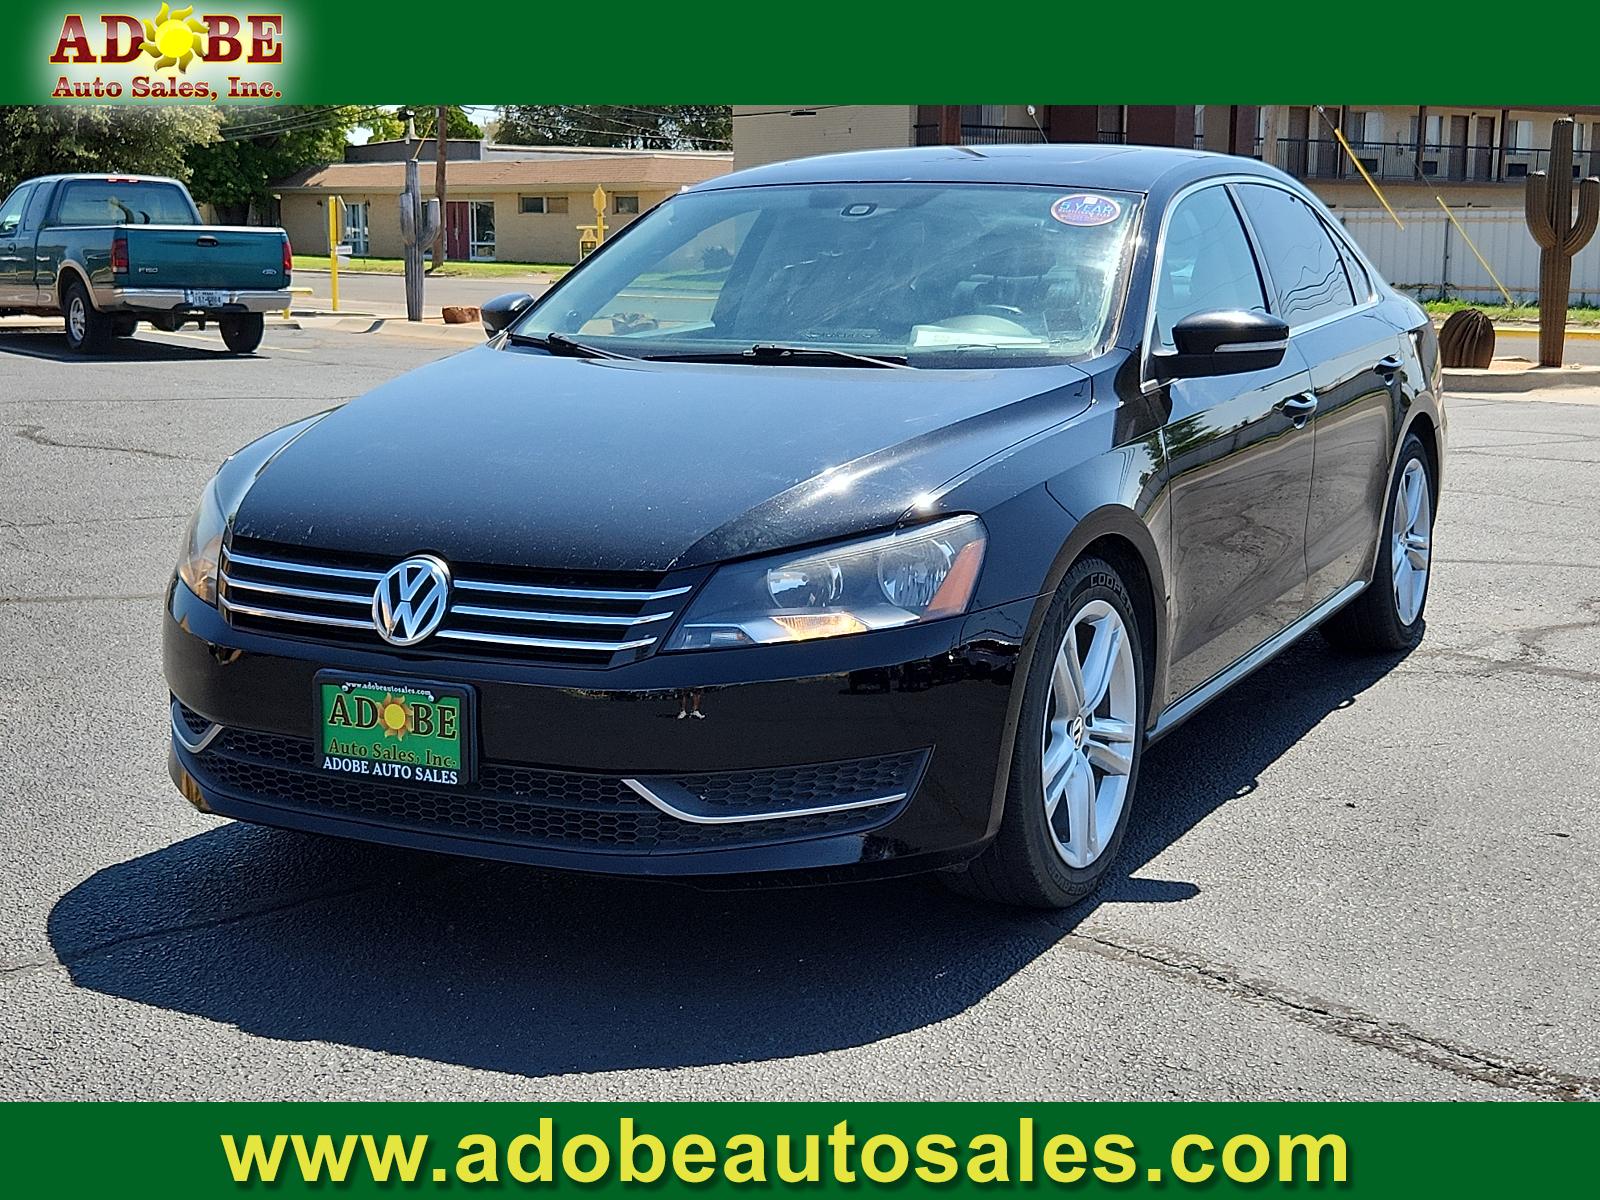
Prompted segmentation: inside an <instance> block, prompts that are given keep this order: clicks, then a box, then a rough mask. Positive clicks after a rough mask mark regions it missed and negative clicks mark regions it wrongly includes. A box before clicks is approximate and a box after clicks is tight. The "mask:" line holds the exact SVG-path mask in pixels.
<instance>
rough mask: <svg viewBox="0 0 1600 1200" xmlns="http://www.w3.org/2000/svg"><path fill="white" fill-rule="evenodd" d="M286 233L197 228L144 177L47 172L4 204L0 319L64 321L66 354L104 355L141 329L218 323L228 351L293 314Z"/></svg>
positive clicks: (172, 189)
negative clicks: (268, 322) (277, 313)
mask: <svg viewBox="0 0 1600 1200" xmlns="http://www.w3.org/2000/svg"><path fill="white" fill-rule="evenodd" d="M292 266H293V260H292V259H291V257H290V250H289V235H288V234H286V233H284V231H283V230H281V229H261V228H256V227H245V226H233V225H202V224H201V223H200V211H199V209H197V208H196V207H195V203H194V200H193V199H192V198H191V197H190V195H189V191H188V189H187V188H185V187H184V186H183V184H181V183H179V182H178V181H177V180H176V179H163V178H159V177H156V176H148V175H46V176H43V177H41V178H38V179H29V180H27V181H25V182H23V183H21V184H19V185H17V188H16V190H14V191H13V192H12V193H11V194H10V195H9V196H8V197H6V201H5V203H4V204H0V314H8V313H40V314H60V315H61V316H62V317H63V318H64V319H65V320H66V327H67V345H68V346H70V347H71V348H72V349H73V350H75V351H78V352H79V353H83V354H103V353H105V352H106V351H108V350H110V349H111V348H112V345H113V339H115V338H119V337H128V336H130V335H132V333H133V331H134V330H135V329H136V328H137V327H138V324H139V322H140V321H148V322H150V324H151V325H153V326H155V327H156V328H157V329H164V330H168V331H171V330H174V329H177V328H178V327H179V326H181V325H184V324H187V323H189V322H195V323H198V324H199V326H200V327H201V328H202V329H203V328H205V323H206V322H207V321H215V322H216V323H217V326H218V328H219V329H221V331H222V340H223V341H224V342H225V343H226V344H227V347H228V349H229V350H231V351H233V352H234V353H235V354H248V353H250V352H251V351H252V350H254V349H255V348H256V347H257V346H258V345H260V344H261V331H262V326H263V314H265V313H268V312H271V311H273V310H275V309H281V308H285V307H287V306H288V303H289V274H290V269H291V267H292Z"/></svg>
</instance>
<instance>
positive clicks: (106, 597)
mask: <svg viewBox="0 0 1600 1200" xmlns="http://www.w3.org/2000/svg"><path fill="white" fill-rule="evenodd" d="M165 595H166V593H165V592H106V593H99V594H96V593H88V594H80V595H77V596H0V604H72V603H75V602H76V601H80V600H81V601H84V602H89V601H102V602H109V603H117V602H121V601H132V600H159V599H161V598H162V597H163V596H165Z"/></svg>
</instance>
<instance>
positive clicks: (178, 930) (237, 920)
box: [0, 868, 443, 979]
mask: <svg viewBox="0 0 1600 1200" xmlns="http://www.w3.org/2000/svg"><path fill="white" fill-rule="evenodd" d="M442 870H443V868H440V870H438V871H432V872H425V873H422V874H419V875H416V876H412V877H411V878H412V879H419V880H426V879H429V878H432V877H433V876H435V875H438V874H440V873H441V872H442ZM392 882H393V881H392V880H387V879H385V880H376V881H373V882H370V883H360V884H354V885H352V886H350V887H345V888H333V889H330V890H328V891H325V892H312V893H311V894H309V895H305V896H297V897H295V898H293V899H291V900H284V901H281V902H279V903H277V904H268V905H265V906H263V907H261V908H252V909H245V910H242V911H239V912H231V913H225V914H224V915H222V916H218V917H208V918H206V919H205V920H203V921H184V922H180V923H178V924H176V925H163V926H159V927H158V928H155V929H143V930H139V931H137V932H134V933H125V934H123V935H122V936H120V937H114V938H107V939H106V940H105V941H103V942H96V943H93V944H91V945H88V946H85V947H83V948H82V949H80V950H78V951H76V952H74V953H72V954H70V955H68V956H67V957H65V958H60V957H56V956H52V957H50V958H39V959H27V960H24V961H22V962H12V963H0V979H5V978H16V977H18V976H23V975H31V974H34V973H35V972H38V971H46V970H52V969H54V968H55V967H58V966H60V967H66V968H67V969H68V970H69V971H70V970H71V969H72V968H73V967H75V966H77V965H78V964H79V963H83V962H87V961H89V960H90V959H92V958H99V957H101V956H102V955H105V954H110V953H112V952H113V951H115V950H121V949H123V948H125V947H128V946H139V945H143V944H145V943H146V942H153V941H160V940H161V939H162V938H168V937H174V936H181V935H183V934H188V933H205V932H209V931H210V930H213V929H226V928H228V927H229V926H232V925H239V924H244V923H247V922H250V921H256V920H264V919H267V918H271V917H277V916H282V915H284V914H286V913H292V912H295V911H296V910H298V909H302V908H309V907H311V906H312V905H314V904H320V903H321V902H322V901H324V900H344V899H348V898H349V897H351V896H358V895H360V894H361V893H362V892H370V891H374V890H376V889H378V888H383V887H388V886H390V885H391V883H392ZM407 882H410V880H409V879H408V880H407Z"/></svg>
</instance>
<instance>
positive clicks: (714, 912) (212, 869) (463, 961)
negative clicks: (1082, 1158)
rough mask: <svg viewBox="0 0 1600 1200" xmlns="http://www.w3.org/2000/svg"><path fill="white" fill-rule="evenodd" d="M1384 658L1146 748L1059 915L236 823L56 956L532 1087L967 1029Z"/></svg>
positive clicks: (1333, 656)
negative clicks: (1124, 820) (607, 871)
mask: <svg viewBox="0 0 1600 1200" xmlns="http://www.w3.org/2000/svg"><path fill="white" fill-rule="evenodd" d="M1398 661H1399V659H1398V658H1381V659H1374V658H1352V657H1346V656H1343V655H1340V654H1337V653H1335V652H1333V651H1331V650H1329V649H1327V648H1326V647H1325V646H1324V645H1323V644H1322V642H1321V639H1318V638H1312V639H1309V640H1308V642H1307V643H1305V644H1302V645H1301V646H1298V647H1295V648H1293V649H1291V650H1290V651H1289V652H1288V653H1286V654H1285V655H1284V656H1283V657H1281V658H1280V659H1279V660H1277V661H1276V662H1275V663H1273V664H1271V665H1269V666H1268V667H1266V668H1264V669H1263V670H1261V671H1259V672H1257V673H1256V674H1255V675H1254V676H1253V677H1251V678H1250V679H1249V680H1247V681H1245V682H1244V683H1243V684H1242V685H1240V686H1239V687H1238V688H1236V689H1235V690H1234V691H1233V692H1232V693H1231V694H1230V695H1229V696H1228V697H1225V698H1224V699H1222V700H1219V701H1218V702H1216V703H1215V704H1213V705H1211V706H1210V707H1209V708H1207V709H1206V710H1204V711H1203V712H1202V713H1201V714H1199V715H1197V716H1196V717H1195V718H1194V719H1193V720H1191V721H1190V722H1189V723H1188V724H1187V725H1185V726H1183V727H1182V728H1180V729H1179V730H1178V731H1176V732H1174V733H1173V734H1172V735H1171V736H1170V737H1169V738H1168V739H1167V740H1165V741H1164V742H1162V743H1161V744H1159V745H1158V746H1155V747H1153V748H1152V749H1151V751H1150V753H1149V754H1148V755H1147V756H1146V759H1145V762H1144V764H1143V768H1142V770H1143V778H1142V784H1141V788H1140V792H1141V796H1140V801H1141V802H1140V807H1139V810H1138V811H1137V812H1136V813H1135V814H1134V824H1133V826H1132V827H1131V828H1130V832H1129V835H1128V836H1127V838H1126V839H1125V842H1124V845H1123V852H1122V853H1123V859H1122V864H1121V867H1120V868H1119V871H1118V875H1117V877H1116V879H1115V880H1114V881H1112V882H1109V883H1108V884H1107V885H1106V886H1105V887H1104V888H1103V889H1102V891H1101V893H1100V894H1099V895H1098V896H1096V897H1094V898H1092V899H1090V900H1088V901H1086V902H1084V903H1083V904H1081V905H1079V906H1077V907H1076V908H1074V909H1072V910H1069V911H1067V912H1063V913H1055V914H1043V913H1035V912H1021V911H1014V910H1000V909H995V908H990V907H986V906H984V905H981V904H977V903H974V902H970V901H967V900H964V899H961V898H959V897H957V896H954V895H951V894H949V893H947V892H945V891H944V890H943V889H941V888H940V887H938V886H937V885H936V884H935V883H933V882H931V881H928V880H925V879H905V880H896V881H889V882H878V883H862V884H850V885H836V886H832V887H812V888H776V889H769V890H754V891H752V890H744V891H727V890H717V891H702V890H697V889H694V888H690V887H687V886H683V885H676V884H666V883H655V882H646V881H632V880H612V879H602V878H596V877H587V876H575V875H560V874H551V873H544V872H539V871H535V870H532V869H528V868H520V867H512V866H505V865H500V864H491V863H479V862H473V861H470V860H462V859H453V858H449V857H446V856H437V855H428V854H424V853H421V852H410V851H399V850H391V849H386V848H382V847H375V846H369V845H364V844H361V843H356V842H345V841H341V840H339V839H332V838H316V837H312V836H308V835H302V834H295V833H288V832H279V831H272V830H265V829H257V828H251V827H247V826H243V825H235V824H229V825H223V826H219V827H218V828H216V829H213V830H211V831H210V832H207V833H204V834H200V835H198V836H195V837H191V838H188V839H186V840H185V841H182V842H179V843H176V844H175V845H172V846H169V847H167V848H165V849H163V850H159V851H157V852H155V853H152V854H148V855H145V856H143V857H140V858H137V859H133V860H131V861H129V862H125V863H120V864H117V865H115V866H112V867H108V868H106V869H104V870H102V871H99V872H97V873H96V874H95V875H93V876H91V877H90V878H89V879H87V880H85V881H84V882H83V883H81V884H79V885H78V886H77V887H76V888H74V889H73V890H72V891H71V892H69V893H68V894H67V895H66V896H64V897H63V898H62V899H61V900H60V901H59V902H58V903H57V904H56V906H55V908H54V910H53V911H52V912H51V915H50V919H49V937H50V942H51V945H52V947H53V948H54V951H55V953H56V955H57V957H58V958H59V959H60V961H61V962H62V963H63V964H64V965H65V966H66V967H67V968H68V970H69V972H70V974H71V978H72V980H73V982H74V983H75V984H76V985H77V986H79V987H82V988H88V989H90V990H93V991H96V992H101V993H105V994H107V995H111V996H117V997H121V998H124V999H128V1000H133V1001H137V1002H138V1003H140V1004H146V1005H154V1006H156V1007H158V1008H163V1009H168V1010H173V1011H176V1012H180V1013H186V1014H194V1015H198V1016H201V1017H205V1018H208V1019H211V1020H214V1021H220V1022H225V1023H227V1024H230V1025H234V1026H237V1027H239V1028H240V1029H243V1030H245V1031H247V1032H249V1033H252V1034H256V1035H259V1036H262V1037H269V1038H278V1039H291V1040H318V1041H326V1042H333V1043H341V1044H345V1045H350V1046H356V1047H365V1048H368V1049H372V1050H379V1051H384V1052H388V1053H393V1054H401V1055H407V1056H413V1057H417V1058H422V1059H429V1060H434V1061H439V1062H444V1063H451V1064H457V1065H461V1066H466V1067H473V1068H482V1069H490V1070H495V1071H505V1072H511V1073H515V1074H519V1075H524V1076H531V1077H540V1076H549V1075H558V1074H565V1073H570V1072H597V1071H614V1070H622V1069H628V1068H666V1067H683V1066H699V1065H709V1064H715V1063H728V1062H748V1061H758V1060H764V1059H773V1058H783V1057H790V1056H796V1055H804V1054H813V1053H817V1052H821V1051H828V1050H837V1049H842V1048H846V1047H851V1046H858V1045H863V1044H867V1043H871V1042H874V1041H877V1040H880V1039H882V1038H886V1037H889V1036H891V1035H894V1034H899V1033H906V1032H909V1031H912V1030H915V1029H919V1028H922V1027H924V1026H927V1025H930V1024H932V1023H934V1022H937V1021H941V1020H944V1019H946V1018H949V1017H952V1016H955V1015H957V1014H959V1013H961V1012H963V1011H964V1010H966V1009H967V1008H969V1007H971V1006H972V1005H974V1004H976V1003H977V1002H979V1001H980V1000H982V999H983V998H984V997H985V996H987V995H988V994H989V993H990V992H992V991H994V990H995V989H996V988H998V987H1000V986H1001V985H1002V984H1004V983H1005V982H1006V980H1008V979H1010V978H1011V977H1012V976H1013V975H1014V974H1016V972H1017V971H1018V970H1020V969H1021V968H1023V967H1024V966H1026V965H1027V964H1028V963H1029V962H1031V961H1033V960H1034V959H1035V958H1037V957H1038V956H1040V955H1041V954H1043V953H1045V952H1046V951H1048V950H1049V949H1050V948H1051V947H1052V946H1053V945H1055V944H1056V943H1057V942H1058V941H1060V939H1061V938H1062V937H1063V936H1065V935H1066V934H1067V933H1069V932H1070V931H1071V930H1072V929H1074V928H1075V927H1076V926H1077V925H1078V924H1079V923H1080V922H1081V921H1083V920H1084V919H1085V918H1086V917H1087V916H1088V915H1089V914H1090V913H1092V912H1093V911H1094V910H1095V909H1096V908H1097V907H1098V906H1099V905H1101V904H1106V903H1170V902H1177V901H1182V900H1185V899H1187V898H1189V897H1192V896H1194V895H1196V894H1198V892H1199V891H1200V889H1201V888H1203V887H1204V886H1205V884H1204V880H1170V879H1162V878H1159V877H1147V876H1145V875H1144V874H1142V873H1141V872H1142V870H1143V868H1145V867H1146V866H1147V864H1149V863H1151V861H1152V860H1153V859H1155V858H1156V856H1157V855H1159V854H1160V852H1161V851H1162V850H1164V849H1165V848H1166V847H1168V846H1170V845H1172V844H1173V843H1174V842H1176V841H1177V840H1178V839H1180V838H1182V837H1183V836H1184V835H1185V834H1186V833H1188V832H1189V831H1190V830H1191V829H1193V828H1194V827H1195V826H1196V825H1198V824H1199V823H1200V822H1202V821H1204V820H1205V819H1206V818H1207V817H1208V816H1209V815H1210V814H1211V813H1213V812H1214V811H1216V810H1217V809H1218V808H1219V807H1220V806H1222V805H1224V804H1226V803H1228V801H1230V800H1232V799H1234V798H1235V797H1238V796H1242V795H1245V794H1247V793H1248V792H1250V791H1251V790H1253V789H1254V788H1255V786H1256V783H1257V780H1258V779H1259V777H1260V775H1261V773H1262V772H1263V771H1265V770H1266V769H1267V768H1268V767H1270V766H1271V765H1272V763H1273V762H1275V761H1276V760H1277V759H1278V758H1279V757H1280V756H1281V755H1283V754H1284V752H1285V751H1287V750H1288V749H1289V748H1290V747H1292V746H1293V745H1295V744H1296V743H1297V742H1299V741H1300V740H1301V739H1302V738H1304V737H1306V736H1307V734H1308V733H1310V732H1311V731H1312V730H1313V729H1315V728H1316V726H1317V725H1318V724H1319V723H1320V722H1321V721H1322V720H1323V719H1324V718H1325V717H1326V716H1328V714H1330V713H1331V712H1334V711H1335V710H1337V709H1340V708H1344V707H1346V706H1348V705H1350V704H1353V703H1359V697H1360V695H1361V693H1362V692H1364V691H1365V690H1366V689H1367V688H1369V687H1371V686H1372V685H1373V684H1375V683H1377V682H1378V681H1379V680H1381V679H1382V678H1383V676H1384V675H1385V674H1386V673H1387V672H1388V671H1389V670H1390V669H1392V667H1393V666H1394V665H1395V664H1396V663H1397V662H1398ZM141 802H151V803H156V802H162V803H165V802H169V798H168V797H164V796H162V797H146V798H142V799H141ZM170 802H173V803H176V802H177V800H176V798H175V797H174V798H171V799H170Z"/></svg>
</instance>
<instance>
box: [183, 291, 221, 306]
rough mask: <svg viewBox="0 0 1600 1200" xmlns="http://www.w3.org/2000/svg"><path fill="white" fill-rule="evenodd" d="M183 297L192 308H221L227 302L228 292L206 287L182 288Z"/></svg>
mask: <svg viewBox="0 0 1600 1200" xmlns="http://www.w3.org/2000/svg"><path fill="white" fill-rule="evenodd" d="M183 299H184V303H186V304H188V305H189V306H190V307H192V308H221V307H222V306H223V305H224V304H226V303H227V302H228V294H227V293H226V292H218V291H213V290H210V289H206V288H184V289H183Z"/></svg>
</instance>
